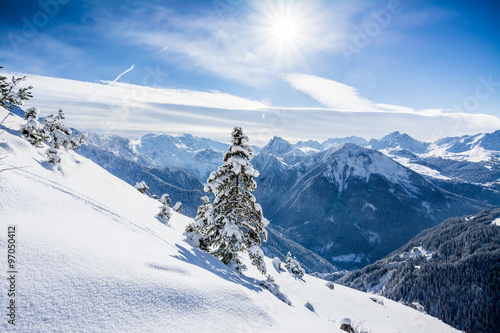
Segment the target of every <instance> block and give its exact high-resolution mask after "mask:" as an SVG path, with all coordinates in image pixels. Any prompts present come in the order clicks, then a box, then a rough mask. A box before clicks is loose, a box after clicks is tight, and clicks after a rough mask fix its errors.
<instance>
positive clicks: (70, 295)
mask: <svg viewBox="0 0 500 333" xmlns="http://www.w3.org/2000/svg"><path fill="white" fill-rule="evenodd" d="M0 111H1V113H2V114H0V117H1V118H3V116H4V115H5V112H4V111H3V110H0ZM22 123H23V121H22V120H21V119H20V118H18V117H16V116H10V117H9V118H8V119H7V122H6V123H5V124H4V125H5V126H4V125H1V128H0V129H1V130H2V134H1V136H0V148H1V149H2V154H4V158H3V159H2V161H1V163H2V165H1V166H0V170H2V171H1V178H0V186H1V189H2V190H1V191H0V211H1V216H2V221H5V223H6V225H8V226H10V227H11V229H12V230H13V231H12V233H10V234H9V235H12V236H8V234H7V232H2V233H0V244H2V247H3V248H4V249H6V248H7V247H6V245H7V243H8V244H12V242H11V241H10V240H11V239H14V240H15V245H16V252H15V261H14V262H13V263H11V264H12V265H14V266H13V267H14V268H13V269H15V270H16V271H15V273H12V272H9V273H7V270H5V269H2V271H1V273H0V278H1V279H2V280H3V281H6V280H7V279H10V280H9V282H10V283H9V284H7V283H2V284H1V292H2V294H3V295H7V294H8V290H10V289H12V288H14V290H15V295H12V296H9V299H6V298H3V299H2V307H3V308H4V309H6V308H7V306H8V304H7V302H9V306H10V304H11V300H12V299H14V301H15V310H14V312H12V311H10V310H9V311H10V313H11V314H12V313H13V314H14V318H15V319H14V321H15V324H16V325H15V326H14V325H12V324H9V322H8V321H7V320H6V318H5V317H4V319H3V320H2V321H1V323H0V327H1V331H4V332H14V331H22V332H58V331H64V332H233V331H246V332H270V331H272V332H339V333H340V332H344V331H342V330H340V326H341V323H344V322H346V320H345V318H349V320H350V321H351V323H352V324H353V326H354V327H356V328H357V330H358V332H365V331H366V332H368V331H370V332H384V333H387V332H410V333H413V332H415V333H417V332H422V331H426V332H458V331H457V330H455V329H453V328H451V327H450V326H448V325H446V324H444V323H442V322H440V321H439V320H437V319H435V318H433V317H431V316H429V315H426V314H424V313H422V312H419V311H417V310H415V309H412V308H410V307H407V306H404V305H402V304H399V303H397V302H394V301H391V300H389V299H386V298H384V297H382V296H376V297H374V296H373V295H369V294H366V293H363V292H360V291H356V290H353V289H350V288H347V287H343V286H340V285H335V288H334V289H333V290H332V289H331V288H330V287H328V286H327V285H326V281H325V280H321V279H318V278H316V277H313V276H310V275H305V276H304V277H303V278H302V279H299V278H294V277H293V276H292V275H291V274H290V273H289V272H288V271H286V270H282V269H280V265H279V264H278V261H276V260H274V261H272V260H271V259H270V258H267V259H266V264H267V267H268V274H269V275H270V276H272V278H273V279H274V282H269V281H267V282H266V278H265V276H263V275H261V274H260V273H259V272H258V271H257V270H256V269H255V268H253V266H252V265H251V264H250V263H249V262H248V261H246V264H247V266H248V271H246V272H244V273H243V274H240V273H237V272H235V271H233V270H231V269H230V268H228V267H227V266H225V265H224V264H222V263H221V262H220V261H219V260H217V259H215V258H214V257H212V256H211V255H209V254H207V253H205V252H202V251H199V250H198V249H196V248H194V247H192V246H191V245H190V244H189V243H187V242H186V240H185V237H184V236H183V231H184V228H185V226H186V225H187V224H188V223H190V222H192V219H190V218H188V217H186V216H184V215H180V214H177V213H175V212H174V213H172V214H173V216H172V218H171V219H170V222H169V224H168V225H165V224H163V223H161V222H160V221H159V220H158V219H157V218H156V217H155V215H156V214H157V213H158V211H159V207H160V203H159V202H158V200H155V199H153V198H151V197H148V196H146V195H144V194H141V193H139V191H137V190H136V189H134V188H133V187H132V186H130V185H129V184H127V183H126V182H124V181H123V180H121V179H119V178H117V177H115V176H113V175H112V174H110V173H109V172H107V171H106V170H104V169H103V168H101V167H100V166H99V165H97V164H96V163H94V162H92V161H91V160H90V159H88V158H85V157H82V156H81V155H79V154H78V153H76V152H73V151H66V152H61V157H62V163H61V164H57V165H53V164H51V163H48V162H45V161H46V157H45V155H44V154H43V152H44V150H45V149H44V148H42V149H37V148H34V147H33V146H31V145H30V144H29V143H28V142H27V141H26V140H24V139H23V138H22V137H21V135H20V132H19V129H20V125H21V124H22ZM45 148H46V147H45ZM9 230H10V229H9ZM13 275H14V277H12V276H13ZM9 288H10V289H9ZM278 296H279V297H278ZM285 301H286V302H285Z"/></svg>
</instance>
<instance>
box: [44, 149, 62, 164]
mask: <svg viewBox="0 0 500 333" xmlns="http://www.w3.org/2000/svg"><path fill="white" fill-rule="evenodd" d="M45 155H47V157H48V162H49V163H53V164H57V163H61V154H60V153H59V150H57V149H55V148H49V149H47V150H46V151H45Z"/></svg>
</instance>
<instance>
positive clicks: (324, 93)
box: [285, 74, 379, 111]
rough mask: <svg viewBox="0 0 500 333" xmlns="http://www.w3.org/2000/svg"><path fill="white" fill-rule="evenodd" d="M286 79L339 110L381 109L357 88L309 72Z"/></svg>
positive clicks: (326, 104) (296, 87) (322, 102)
mask: <svg viewBox="0 0 500 333" xmlns="http://www.w3.org/2000/svg"><path fill="white" fill-rule="evenodd" d="M285 80H286V81H288V82H289V83H290V85H291V86H292V87H293V88H295V89H297V90H300V91H302V92H303V93H305V94H307V95H309V96H311V97H312V98H314V99H315V100H317V101H318V102H320V103H321V104H323V105H324V106H326V107H328V108H331V109H334V110H337V111H378V110H379V108H378V107H377V106H376V105H375V103H373V102H372V101H370V100H367V99H365V98H362V97H360V96H359V94H358V92H357V90H356V88H354V87H351V86H348V85H346V84H343V83H340V82H337V81H333V80H329V79H326V78H322V77H318V76H314V75H308V74H289V75H286V76H285Z"/></svg>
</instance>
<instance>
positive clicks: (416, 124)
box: [8, 73, 500, 146]
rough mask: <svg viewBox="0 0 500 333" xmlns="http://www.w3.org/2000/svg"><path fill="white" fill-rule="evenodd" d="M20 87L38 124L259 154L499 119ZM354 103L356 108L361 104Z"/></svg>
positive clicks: (215, 96)
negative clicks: (222, 145)
mask: <svg viewBox="0 0 500 333" xmlns="http://www.w3.org/2000/svg"><path fill="white" fill-rule="evenodd" d="M8 75H12V74H8ZM14 75H16V76H19V75H20V74H17V73H15V74H14ZM21 75H23V74H21ZM25 84H26V85H33V87H34V89H33V95H34V98H33V99H32V100H30V101H28V103H27V105H26V107H32V106H36V107H38V108H39V109H40V111H41V116H45V115H48V114H50V113H54V112H57V110H58V109H59V108H62V109H64V111H65V113H66V115H67V119H66V120H67V123H68V125H69V126H72V127H75V128H77V129H80V130H85V131H91V132H98V133H101V134H117V135H121V136H124V137H128V138H131V139H135V138H138V137H140V136H142V135H144V134H147V133H168V134H182V133H190V134H193V135H197V136H200V137H208V138H212V139H215V140H219V141H222V142H227V141H228V138H229V134H230V133H231V129H232V128H233V127H234V126H242V127H243V128H244V129H245V131H246V132H247V134H248V135H249V136H250V139H251V142H252V144H256V145H260V146H263V145H265V144H266V143H267V142H268V140H269V139H270V138H272V137H273V136H281V137H283V138H286V139H288V140H291V141H298V140H308V139H315V140H319V141H322V140H326V139H327V138H331V137H345V136H350V135H357V136H361V137H364V138H366V139H370V138H379V137H382V136H384V135H386V134H388V133H390V132H393V131H396V130H398V131H400V132H405V133H408V134H409V135H411V136H413V137H415V138H417V139H420V140H427V141H433V140H436V139H438V138H441V137H445V136H457V135H464V134H476V133H479V132H492V131H495V130H497V129H498V128H500V119H499V118H498V117H495V116H492V115H485V114H466V113H456V112H455V113H453V112H450V111H446V110H441V109H436V110H424V111H418V112H408V110H406V109H404V108H403V109H399V110H398V108H397V107H394V106H391V107H392V110H391V111H384V110H378V111H376V112H373V111H359V110H356V111H345V110H344V111H338V110H334V109H331V108H322V109H319V108H279V107H271V106H269V105H267V104H265V103H262V102H259V101H255V100H250V99H246V98H242V97H238V96H234V95H230V94H227V93H223V92H216V91H214V92H204V91H193V90H178V89H158V88H150V87H143V86H137V85H132V84H126V83H119V82H117V83H114V84H113V85H112V86H108V85H106V84H105V83H91V82H81V81H74V80H67V79H59V78H51V77H44V76H36V75H28V79H27V81H26V82H25ZM347 91H351V90H349V89H347ZM351 92H352V91H351ZM354 100H355V102H356V105H360V103H359V101H358V99H354ZM386 107H387V106H386Z"/></svg>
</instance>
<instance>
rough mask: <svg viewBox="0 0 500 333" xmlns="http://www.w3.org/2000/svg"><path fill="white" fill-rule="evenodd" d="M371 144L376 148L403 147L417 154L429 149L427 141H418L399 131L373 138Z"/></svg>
mask: <svg viewBox="0 0 500 333" xmlns="http://www.w3.org/2000/svg"><path fill="white" fill-rule="evenodd" d="M369 145H370V146H371V147H372V149H376V150H382V149H387V148H401V149H406V150H408V151H410V152H412V153H416V154H425V153H427V152H428V151H429V150H428V144H427V143H425V142H421V141H418V140H416V139H414V138H412V137H411V136H409V135H408V134H406V133H403V134H401V133H400V132H399V131H395V132H392V133H389V134H387V135H386V136H384V137H383V138H382V139H380V140H377V139H371V140H370V142H369Z"/></svg>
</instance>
